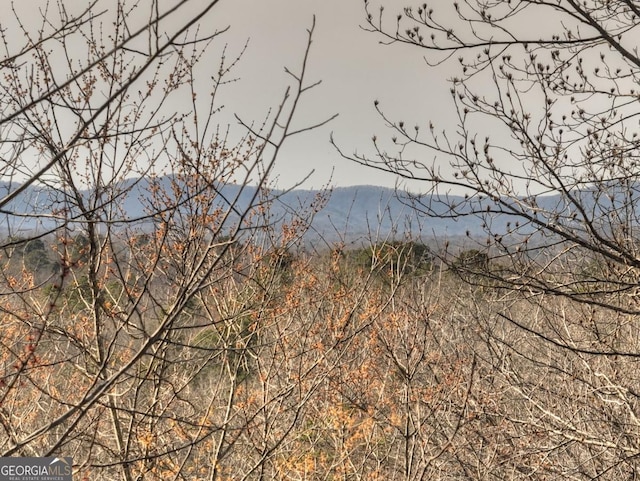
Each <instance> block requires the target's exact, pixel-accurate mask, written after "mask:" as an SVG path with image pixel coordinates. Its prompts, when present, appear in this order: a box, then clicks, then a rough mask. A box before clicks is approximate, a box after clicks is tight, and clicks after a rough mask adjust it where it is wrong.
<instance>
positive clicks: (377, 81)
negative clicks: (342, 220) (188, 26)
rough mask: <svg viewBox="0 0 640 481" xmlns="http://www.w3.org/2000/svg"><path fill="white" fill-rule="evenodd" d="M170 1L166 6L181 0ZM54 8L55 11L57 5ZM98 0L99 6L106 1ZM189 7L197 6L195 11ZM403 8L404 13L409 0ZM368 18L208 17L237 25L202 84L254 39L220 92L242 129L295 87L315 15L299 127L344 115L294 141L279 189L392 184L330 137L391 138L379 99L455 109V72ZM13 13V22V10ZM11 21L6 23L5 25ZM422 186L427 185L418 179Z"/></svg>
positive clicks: (354, 7)
mask: <svg viewBox="0 0 640 481" xmlns="http://www.w3.org/2000/svg"><path fill="white" fill-rule="evenodd" d="M60 1H61V2H62V3H61V4H62V5H64V8H65V9H67V10H68V11H71V12H73V11H77V12H80V11H83V10H84V9H85V8H86V7H87V2H86V0H60ZM138 1H139V3H138V4H137V5H138V7H139V8H138V10H139V11H140V12H148V9H149V8H150V6H151V5H152V4H151V1H150V0H138ZM162 1H163V0H160V2H161V3H160V4H161V5H162ZM165 1H166V5H174V2H175V0H165ZM208 1H209V0H193V1H192V2H189V3H186V4H185V6H184V7H181V10H179V12H180V13H179V15H177V16H176V17H178V18H174V17H172V20H171V21H175V22H180V21H187V20H189V19H190V18H191V17H190V15H193V14H194V12H196V11H197V10H199V9H202V8H203V6H205V5H206V4H207V3H208ZM131 2H132V3H131V4H130V5H135V4H136V3H135V0H131ZM54 3H55V2H54ZM47 4H48V3H47V2H46V0H42V1H41V2H39V3H37V5H40V6H39V7H38V8H39V9H44V8H45V6H46V5H47ZM12 5H13V7H12V8H15V9H16V10H17V12H18V14H19V17H20V19H21V21H23V22H25V24H29V22H30V21H33V22H35V21H36V20H30V19H37V20H38V22H40V21H41V19H40V16H39V15H34V14H33V12H32V10H33V9H34V8H35V6H36V4H30V3H29V2H23V3H12ZM49 5H50V10H51V12H52V15H54V14H55V13H56V12H57V6H56V5H57V4H55V5H53V6H51V4H49ZM99 5H100V8H103V6H104V4H99ZM386 5H388V7H389V8H388V10H389V14H390V15H392V16H394V15H395V12H394V11H393V6H394V0H388V1H386ZM189 8H193V9H194V10H193V11H191V12H190V11H189ZM397 8H398V11H399V10H400V9H401V8H402V5H398V6H397ZM145 15H148V13H142V16H141V17H140V20H141V21H142V22H146V21H147V20H146V19H147V18H148V16H145ZM365 15H366V14H365V11H364V2H363V1H362V0H220V2H219V3H218V4H217V5H215V6H214V8H213V10H212V11H211V12H210V13H209V14H208V16H207V17H205V19H204V22H207V24H206V25H202V30H203V31H204V32H211V31H213V30H215V29H216V28H219V29H222V28H225V27H229V29H228V31H227V32H226V33H224V35H222V36H220V37H218V38H217V39H216V40H215V43H214V44H213V45H211V49H210V51H209V53H208V54H207V55H209V57H205V58H204V59H203V64H204V69H203V76H202V79H203V82H206V81H207V79H208V78H210V74H209V75H207V68H210V69H217V66H218V65H219V58H220V54H221V52H222V49H223V48H224V47H226V53H227V56H228V57H231V56H234V55H237V54H238V53H239V52H241V51H242V49H243V47H244V46H245V44H247V42H248V44H247V45H248V46H247V49H246V51H245V52H244V54H243V57H242V59H241V60H240V62H239V64H238V65H237V67H236V68H235V69H234V71H233V75H234V76H235V77H237V78H238V79H239V80H238V81H237V82H234V83H233V84H231V85H229V86H227V87H226V88H225V89H224V90H223V91H222V92H221V93H222V101H223V103H224V105H225V113H224V114H223V115H221V116H220V117H219V121H220V122H221V123H224V122H229V123H231V124H232V126H233V125H234V124H235V127H236V128H238V129H240V126H238V125H237V121H236V120H235V118H234V116H233V114H237V115H238V116H239V117H240V118H242V119H243V120H244V121H246V122H247V123H251V122H252V121H255V122H260V121H262V120H263V119H264V118H265V116H266V115H267V113H268V112H269V109H270V108H275V107H277V106H278V105H279V103H280V99H281V98H282V95H283V93H284V91H285V89H286V88H287V86H289V85H291V78H290V77H289V76H288V75H287V74H286V73H285V67H287V68H289V69H290V70H291V71H294V72H295V71H298V70H299V68H300V65H301V61H302V59H303V56H304V52H305V49H306V42H307V38H308V32H307V30H308V29H309V28H310V27H311V25H312V23H313V19H314V16H315V30H314V35H313V40H312V42H313V43H312V46H311V51H310V58H309V64H308V70H307V73H306V75H307V78H308V82H309V83H313V82H316V81H321V83H320V85H318V86H317V87H316V88H314V89H313V90H311V91H309V92H308V94H306V95H305V97H304V98H302V100H301V103H300V105H299V109H298V110H297V112H296V116H295V118H294V122H295V124H294V126H293V128H294V129H298V128H301V127H305V126H308V125H312V124H316V123H318V122H321V121H323V120H325V119H328V118H330V117H332V116H333V115H335V114H338V117H337V118H336V119H334V120H333V121H332V122H330V123H329V124H328V125H325V126H323V127H321V128H318V129H315V130H313V131H311V132H306V133H304V134H301V135H299V136H297V137H293V138H290V139H289V140H288V142H287V143H286V144H285V146H284V149H283V151H282V152H281V155H280V156H279V158H278V160H277V163H276V166H275V171H274V176H275V177H274V180H275V186H276V187H279V188H283V189H284V188H290V187H292V186H294V185H297V184H299V183H300V182H302V181H303V180H304V179H306V180H305V181H304V183H302V184H301V185H300V187H304V188H323V187H325V186H327V185H331V186H351V185H383V186H388V187H394V186H396V185H397V183H398V179H397V178H396V177H395V176H393V175H392V174H388V173H383V172H380V171H378V170H374V169H372V168H367V167H363V166H360V165H357V164H356V163H354V162H351V161H349V160H346V159H344V158H342V157H341V156H340V155H339V153H338V152H337V150H336V149H335V148H334V147H333V146H332V145H331V144H330V136H331V135H333V137H334V139H335V141H336V143H337V144H338V145H339V147H340V148H341V149H342V150H343V151H344V152H345V153H348V154H352V153H354V152H358V153H360V154H367V153H368V154H373V152H374V150H373V145H372V142H371V138H372V137H373V136H374V135H375V136H377V137H378V138H381V139H382V138H385V137H388V136H390V135H391V132H390V130H389V127H387V126H385V125H384V122H383V121H382V119H381V118H380V117H379V115H378V114H377V113H376V110H375V108H374V101H375V100H378V101H379V102H380V106H381V107H382V108H383V109H384V110H385V113H387V114H389V116H390V117H391V118H393V119H396V120H400V119H402V120H404V121H405V122H406V124H407V125H414V124H416V123H417V124H420V125H422V126H427V125H428V123H429V121H430V120H433V119H434V118H440V117H443V116H444V117H446V116H447V112H448V113H449V114H448V115H449V116H450V117H452V116H453V113H454V110H453V106H452V105H451V100H450V96H449V95H448V91H449V87H448V85H447V81H446V79H447V78H448V77H449V76H451V74H450V73H448V72H447V71H446V69H444V68H435V69H434V68H431V67H429V66H428V65H427V64H426V62H425V60H424V58H423V52H421V51H420V50H419V49H417V48H415V47H410V46H406V45H405V46H401V45H382V44H381V43H380V40H381V38H380V37H379V36H377V35H376V34H373V33H370V32H366V31H365V30H364V29H363V28H362V26H363V25H364V23H365V22H364V21H365ZM46 16H48V14H46ZM54 16H55V15H54ZM8 18H9V19H10V20H11V19H13V16H12V15H9V16H8ZM6 22H8V26H10V27H12V28H14V29H15V30H16V31H15V32H14V33H15V34H16V35H21V33H20V31H19V29H18V27H17V25H12V24H15V22H9V21H6ZM6 22H5V23H6ZM209 22H211V23H212V24H209ZM5 23H3V24H2V25H3V27H6V26H7V25H5ZM176 25H177V23H176ZM39 26H40V23H38V24H35V23H34V24H33V25H31V27H32V29H33V30H34V31H37V28H38V27H39ZM106 28H108V27H106ZM62 60H64V59H62ZM63 64H64V62H63ZM387 134H388V135H387ZM427 160H433V159H427ZM400 185H401V186H402V187H407V185H406V184H400ZM417 189H418V190H420V189H419V186H418V187H417ZM412 190H416V189H415V188H412Z"/></svg>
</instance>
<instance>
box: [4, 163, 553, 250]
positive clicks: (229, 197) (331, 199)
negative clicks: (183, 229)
mask: <svg viewBox="0 0 640 481" xmlns="http://www.w3.org/2000/svg"><path fill="white" fill-rule="evenodd" d="M170 184H171V177H169V176H166V177H158V178H155V179H146V178H140V179H130V180H127V181H126V183H124V184H123V185H120V186H118V189H117V191H123V192H125V193H124V194H122V195H121V196H118V197H116V199H115V202H111V200H112V199H111V198H110V197H109V193H108V192H107V193H105V199H104V204H105V205H106V206H109V208H110V209H112V211H113V210H114V209H115V211H113V212H114V217H115V218H119V219H122V220H129V221H131V220H135V219H140V220H139V221H138V222H137V224H136V227H137V228H140V229H142V230H144V228H145V223H148V222H152V221H151V220H150V219H149V218H148V217H146V216H147V214H148V213H149V204H148V199H149V198H150V197H151V194H150V192H151V191H152V190H153V188H154V186H155V187H158V186H160V187H161V188H163V189H164V190H165V191H167V192H170V191H171V189H170ZM16 187H17V185H16V184H13V185H10V184H9V183H6V182H3V183H0V198H4V197H5V196H6V195H7V194H8V193H9V192H12V191H14V190H15V189H16ZM217 190H218V200H217V205H218V206H220V207H221V208H222V209H226V208H228V205H229V203H231V202H235V206H236V209H235V210H236V211H237V212H238V213H240V212H242V211H244V210H245V209H246V208H247V206H248V205H249V204H250V203H251V202H252V200H253V199H254V196H255V195H256V187H251V186H241V185H235V184H225V185H221V186H219V188H218V189H217ZM114 192H116V191H115V190H114ZM271 194H275V195H276V197H277V199H276V200H275V201H274V202H273V204H272V205H271V207H270V210H269V212H270V219H271V222H273V223H274V224H276V225H277V224H278V223H282V222H290V221H291V219H293V218H294V217H295V216H296V215H297V214H301V215H302V216H303V217H304V212H305V211H312V210H313V209H312V207H310V206H312V205H313V204H314V202H317V198H318V196H319V195H321V194H322V193H321V191H317V190H293V191H288V192H278V191H272V192H271ZM63 198H64V196H63V195H62V192H60V191H59V190H56V189H54V188H51V187H44V186H29V187H27V188H26V189H25V190H24V192H22V193H21V194H20V195H19V196H18V197H17V198H16V199H14V200H13V201H12V202H10V203H9V204H7V205H6V206H4V208H3V209H1V210H0V234H2V235H3V236H6V235H20V233H27V232H33V231H42V232H44V231H46V230H49V229H51V228H53V227H54V226H55V225H57V224H59V223H61V221H60V220H57V219H56V215H55V214H56V213H57V212H60V211H62V209H64V208H68V207H67V205H66V204H65V203H64V202H63V201H62V199H63ZM414 200H415V199H414ZM419 200H420V201H421V202H422V203H424V204H428V203H431V204H432V207H433V208H435V209H438V204H437V202H435V203H434V202H432V201H435V198H434V197H431V196H423V197H420V198H419ZM447 201H448V202H453V203H458V204H461V203H462V202H463V201H464V199H463V198H462V197H459V196H450V197H448V198H447ZM543 202H544V204H545V205H546V206H548V208H552V207H551V206H553V205H554V204H555V205H556V206H557V204H558V199H557V198H556V197H554V196H549V197H546V198H545V199H544V201H543ZM440 209H442V210H441V212H444V207H443V206H442V207H440ZM232 217H235V219H234V218H232V219H231V221H232V222H233V221H234V220H237V218H239V217H238V216H237V215H235V216H232ZM508 220H509V219H507V218H506V216H505V218H503V219H496V223H495V224H494V225H493V228H496V227H500V225H506V222H507V221H508ZM482 223H483V221H482V220H481V219H479V218H478V217H474V216H468V217H464V218H461V219H458V220H455V219H446V218H437V217H431V216H427V215H425V214H424V213H423V212H420V211H419V210H418V209H415V208H413V207H412V199H411V197H410V196H409V195H408V194H407V193H406V192H402V191H395V190H394V189H390V188H385V187H378V186H369V185H367V186H356V187H338V188H335V189H333V190H332V191H331V192H330V193H329V194H328V200H327V202H326V204H325V205H324V207H323V208H322V209H320V210H319V211H318V212H317V213H315V214H314V215H313V219H312V223H311V225H310V228H309V232H308V233H307V239H323V240H324V241H326V242H329V243H331V242H335V241H337V240H343V241H346V242H357V241H358V240H371V239H374V240H376V239H377V240H383V239H389V238H403V237H405V236H406V235H409V236H412V237H414V238H418V237H421V238H434V237H457V236H464V235H467V233H468V234H469V235H471V236H472V237H473V236H476V237H480V236H482V235H484V231H483V228H482Z"/></svg>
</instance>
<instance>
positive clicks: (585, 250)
mask: <svg viewBox="0 0 640 481" xmlns="http://www.w3.org/2000/svg"><path fill="white" fill-rule="evenodd" d="M66 3H67V2H60V3H56V2H48V3H47V2H42V5H40V7H41V9H40V10H37V13H36V9H33V10H31V9H27V11H25V10H24V8H23V7H21V6H20V5H17V4H14V5H13V6H12V9H11V12H10V13H7V15H6V16H5V17H3V18H2V20H0V26H1V28H0V38H1V39H2V43H1V45H2V47H1V48H2V53H0V75H1V80H2V81H1V82H0V179H1V180H2V188H3V190H2V197H1V198H0V214H1V217H0V219H2V225H1V226H0V231H1V232H2V236H1V240H0V265H1V266H2V269H1V274H0V455H2V456H71V457H72V458H73V463H74V466H73V469H74V479H79V480H85V479H86V480H94V479H105V480H112V479H113V480H116V479H117V480H123V481H134V480H136V481H138V480H160V479H162V480H167V479H173V480H193V479H208V480H243V479H246V480H249V479H250V480H254V479H255V480H258V479H260V480H374V479H380V480H407V481H408V480H439V479H442V480H445V479H446V480H452V479H455V480H458V479H459V480H504V479H539V480H543V479H567V480H595V479H598V480H605V479H607V480H620V479H628V480H632V479H638V477H639V472H640V468H639V464H640V420H639V413H640V405H639V400H640V383H639V379H638V378H639V377H640V374H638V373H640V371H639V370H638V361H640V329H639V328H638V327H639V326H638V323H639V322H640V302H639V300H640V297H639V294H640V293H639V290H638V289H639V286H638V279H639V278H640V250H639V244H638V227H639V226H640V222H639V220H640V219H639V214H640V213H639V212H638V208H637V205H636V204H637V202H636V199H637V198H638V194H639V190H640V170H639V166H640V164H639V163H638V161H639V159H640V151H639V150H638V142H637V133H638V130H639V127H638V119H637V116H638V112H639V111H638V108H637V105H638V98H639V91H638V87H637V85H638V83H639V82H640V57H638V54H637V45H636V44H637V38H638V32H637V29H638V25H639V23H640V8H639V7H638V5H637V3H636V2H633V1H630V0H607V1H604V0H587V1H584V2H581V3H578V2H575V1H573V0H557V1H553V2H551V1H538V0H520V1H515V0H514V1H498V0H497V1H493V2H480V1H472V0H469V1H464V2H451V3H447V2H440V3H438V5H437V8H435V9H434V8H432V7H430V6H429V5H427V4H423V5H416V6H414V7H413V8H406V9H403V10H400V11H393V9H394V8H396V7H395V6H394V5H390V6H388V8H387V9H385V8H384V6H385V5H384V3H389V4H390V3H391V2H381V3H382V4H381V3H380V2H377V3H376V2H372V1H365V2H364V3H363V28H365V29H366V30H369V32H370V35H371V37H372V39H373V40H374V41H375V40H377V41H382V42H385V43H387V44H388V48H408V49H414V50H415V51H416V55H417V58H419V59H420V60H421V61H422V60H426V64H425V65H426V66H425V68H427V66H428V65H436V64H440V63H442V62H450V63H451V62H452V63H453V64H455V66H456V69H458V70H459V74H458V76H456V77H453V78H452V79H451V90H450V95H451V109H452V112H453V113H454V114H455V115H456V119H457V120H456V125H454V126H453V127H450V126H447V125H444V126H440V125H439V124H438V121H439V119H419V120H417V121H416V122H417V123H416V125H415V127H414V126H413V124H412V121H411V122H410V121H409V118H412V117H414V116H415V115H418V114H420V113H416V112H407V115H408V118H407V119H405V120H400V119H397V120H396V119H394V118H391V117H390V116H389V115H388V114H386V110H385V108H384V105H382V103H380V102H378V101H375V102H373V101H372V102H373V103H374V106H375V108H376V109H377V112H378V114H379V116H380V119H381V121H382V122H383V123H384V124H385V125H386V127H387V128H388V129H387V132H391V135H390V136H389V138H383V137H377V136H374V137H373V139H372V143H371V145H370V146H369V149H370V150H369V151H366V150H359V149H357V148H355V146H349V145H345V143H344V140H341V138H340V135H339V133H336V135H335V136H334V138H333V143H334V145H335V147H336V148H337V149H338V151H339V152H340V153H342V155H343V156H344V157H345V158H346V159H350V160H351V161H353V162H357V163H360V164H363V165H366V166H368V167H370V168H374V169H378V170H384V171H387V172H388V173H389V175H395V176H398V177H400V178H405V179H410V180H411V181H413V182H416V183H420V185H423V186H424V193H427V194H429V195H426V196H419V197H418V196H416V197H415V199H413V202H412V199H411V198H410V197H407V198H405V199H404V201H405V202H407V204H408V205H410V206H411V207H412V208H413V209H415V210H416V211H417V212H418V213H419V214H420V215H421V216H424V218H425V219H428V218H429V217H438V218H445V219H457V220H458V221H459V222H464V221H465V220H470V219H473V221H474V222H476V223H477V224H479V225H481V226H482V230H483V234H482V235H475V234H474V235H471V233H470V234H469V235H468V237H467V238H466V239H464V241H460V240H457V241H456V242H455V243H452V242H451V240H450V239H446V238H436V239H429V240H428V241H427V240H426V239H424V238H412V237H411V236H405V235H403V233H402V230H401V227H402V220H401V219H398V230H397V234H396V235H394V236H390V237H389V238H379V237H377V236H376V235H375V234H373V233H375V232H376V230H375V228H372V230H371V232H372V235H371V236H369V237H368V238H365V239H359V240H358V241H357V242H356V243H354V242H352V241H351V240H349V239H347V238H346V236H345V238H344V242H337V243H336V242H323V241H322V239H323V237H322V233H318V232H314V233H313V234H314V236H315V237H314V238H315V239H318V240H317V241H314V243H313V244H312V245H310V244H309V243H308V242H305V241H304V238H305V237H304V236H305V234H307V232H309V231H310V230H312V229H313V227H312V226H313V222H312V221H313V217H314V216H315V215H317V214H318V212H321V211H322V208H323V206H324V205H325V204H326V202H327V198H328V196H329V195H330V194H331V192H330V189H328V190H327V191H326V192H321V193H319V194H318V195H317V197H316V198H314V199H311V200H309V201H307V202H305V203H303V204H302V205H296V206H295V208H293V207H292V208H291V209H289V210H287V211H285V213H282V211H279V212H281V213H280V214H278V216H275V215H274V214H273V210H272V206H273V205H274V203H275V202H277V201H278V196H280V195H281V193H282V192H283V191H282V190H277V189H276V188H275V186H274V185H273V181H272V177H271V174H272V170H273V166H274V165H275V163H276V162H277V160H278V157H279V155H280V153H281V151H282V149H283V146H284V145H285V144H286V143H287V142H288V141H289V140H290V139H291V138H292V137H294V136H296V137H297V136H300V135H305V133H306V132H307V131H308V130H310V129H313V128H314V127H317V126H322V125H324V124H326V123H327V122H329V121H330V120H331V118H325V119H322V118H321V119H318V120H317V122H315V123H311V124H309V125H300V124H299V122H297V120H296V119H297V117H296V116H295V114H296V112H297V111H298V109H299V108H300V107H299V106H300V105H303V104H304V101H305V99H306V98H307V94H308V92H309V91H310V90H311V89H314V88H317V87H319V86H320V83H319V82H318V80H320V79H315V78H308V76H307V72H308V68H307V66H308V63H309V62H312V61H313V55H312V52H313V51H312V49H311V45H312V43H311V41H312V39H313V34H314V29H315V21H314V20H313V19H310V22H309V25H308V26H306V28H307V33H308V43H307V45H306V46H305V45H301V49H300V50H301V61H300V64H299V65H297V66H294V65H289V66H286V72H287V74H288V76H289V81H290V83H289V85H288V86H287V88H286V89H285V90H284V94H283V96H282V98H280V99H277V100H275V101H274V106H273V109H272V110H271V111H270V112H269V113H267V114H265V117H264V118H262V119H243V118H241V117H236V118H235V121H234V123H233V124H229V122H228V120H227V121H226V122H223V121H221V120H220V119H221V112H223V104H224V90H225V87H226V86H227V85H228V84H229V83H233V82H236V81H238V79H237V78H236V77H234V74H233V71H234V67H235V66H236V64H237V63H238V62H241V61H242V47H239V48H238V49H236V50H234V49H232V48H231V47H229V46H226V45H225V43H224V42H225V41H224V38H225V37H224V33H225V31H226V29H225V28H223V27H221V28H219V29H217V30H216V29H215V28H213V27H210V28H209V27H207V26H210V25H212V23H211V22H210V20H211V17H212V15H214V14H215V12H216V11H217V6H218V3H220V2H218V1H217V0H216V1H209V2H203V1H199V2H196V1H194V0H184V1H175V2H169V1H168V2H156V1H152V2H149V4H148V5H146V4H145V5H143V2H141V3H136V2H130V1H124V0H122V1H118V2H115V6H114V2H109V1H104V2H103V1H101V0H97V1H95V2H92V3H89V4H87V5H82V6H78V5H75V6H74V8H75V9H72V8H71V5H67V6H65V4H66ZM69 3H70V2H69ZM21 8H22V9H21ZM34 19H35V21H34ZM532 19H534V20H539V19H546V21H547V23H545V30H544V31H540V28H539V27H540V25H541V23H540V22H538V21H533V20H532ZM304 28H305V26H301V29H304ZM532 28H535V30H532ZM211 58H215V59H217V61H218V62H219V63H218V68H217V70H216V73H215V75H213V76H210V78H207V79H206V80H207V81H206V82H202V81H200V80H201V79H202V70H201V68H202V65H203V63H205V62H206V64H207V65H209V66H210V65H211ZM205 59H206V60H205ZM351 151H354V152H359V153H353V154H350V153H349V152H351ZM367 152H368V153H367ZM161 176H163V178H165V179H167V178H168V179H171V181H170V182H169V183H159V182H154V179H158V178H160V177H161ZM132 179H144V180H145V181H146V182H147V181H148V185H149V186H150V187H149V189H148V192H147V193H146V195H144V196H140V199H139V203H140V204H141V206H142V211H143V212H144V213H143V214H142V215H138V216H136V217H131V216H129V215H128V214H127V212H126V211H125V209H124V208H123V199H125V198H126V197H127V195H128V194H130V193H131V192H132V189H133V188H134V187H135V183H136V181H135V180H132ZM225 184H235V185H236V186H238V189H237V190H236V194H234V195H233V196H229V195H225V194H224V193H223V191H222V189H221V186H222V185H225ZM36 187H42V190H41V192H50V193H55V195H53V194H51V195H44V194H43V195H42V196H41V198H38V201H37V202H35V203H33V205H30V206H28V209H22V208H20V205H21V204H20V203H19V202H17V201H18V200H19V199H20V197H21V195H22V194H23V193H24V192H25V190H26V189H29V188H36ZM280 187H282V186H280ZM294 187H295V186H291V188H292V189H293V188H294ZM452 189H457V190H458V191H461V192H463V194H462V195H464V197H460V196H457V197H453V196H452V195H449V194H450V193H451V192H452ZM247 192H250V195H248V202H247V201H246V197H243V194H247ZM241 198H242V199H243V200H242V202H241V201H240V199H241ZM549 198H552V199H554V201H553V202H552V203H549V202H548V199H549ZM454 199H455V200H454ZM461 199H462V200H461ZM545 199H546V200H545ZM505 219H506V221H505ZM34 222H35V225H38V226H39V227H38V228H36V229H34V228H30V229H27V228H24V226H27V225H34V224H33V223H34ZM374 227H375V226H374Z"/></svg>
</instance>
